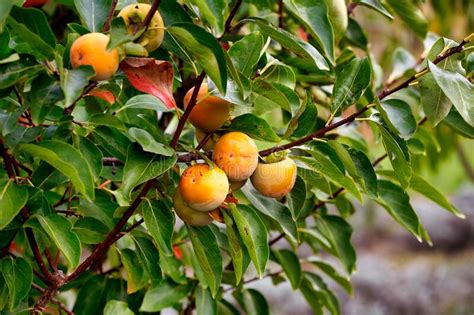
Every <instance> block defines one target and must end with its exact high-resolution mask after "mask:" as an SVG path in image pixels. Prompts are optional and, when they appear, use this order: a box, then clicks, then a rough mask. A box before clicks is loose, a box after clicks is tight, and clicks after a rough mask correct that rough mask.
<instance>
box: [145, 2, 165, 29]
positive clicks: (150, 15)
mask: <svg viewBox="0 0 474 315" xmlns="http://www.w3.org/2000/svg"><path fill="white" fill-rule="evenodd" d="M160 2H161V1H160V0H155V1H153V4H152V5H151V7H150V11H148V13H147V15H146V17H145V19H144V20H143V24H142V28H145V31H146V30H147V29H148V26H149V25H150V23H151V20H152V19H153V15H155V12H156V10H158V7H159V6H160Z"/></svg>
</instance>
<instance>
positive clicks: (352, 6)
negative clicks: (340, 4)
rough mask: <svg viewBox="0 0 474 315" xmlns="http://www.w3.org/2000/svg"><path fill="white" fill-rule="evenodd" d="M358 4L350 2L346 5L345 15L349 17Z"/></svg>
mask: <svg viewBox="0 0 474 315" xmlns="http://www.w3.org/2000/svg"><path fill="white" fill-rule="evenodd" d="M358 4H359V3H357V2H351V3H349V4H348V5H347V15H351V14H352V13H353V12H354V9H355V8H356V7H357V5H358Z"/></svg>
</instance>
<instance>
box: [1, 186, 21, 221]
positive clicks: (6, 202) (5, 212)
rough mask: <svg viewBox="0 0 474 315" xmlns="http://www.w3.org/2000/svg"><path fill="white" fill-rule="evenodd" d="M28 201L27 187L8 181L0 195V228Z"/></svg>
mask: <svg viewBox="0 0 474 315" xmlns="http://www.w3.org/2000/svg"><path fill="white" fill-rule="evenodd" d="M27 201H28V189H26V187H25V186H18V185H17V184H15V183H14V182H13V181H8V182H7V186H6V187H4V188H3V189H2V191H1V195H0V209H1V210H0V230H3V229H4V228H5V227H6V226H7V225H8V224H9V223H10V222H11V221H12V220H13V219H14V218H15V217H16V216H17V215H18V213H20V211H21V209H23V207H24V206H25V205H26V202H27Z"/></svg>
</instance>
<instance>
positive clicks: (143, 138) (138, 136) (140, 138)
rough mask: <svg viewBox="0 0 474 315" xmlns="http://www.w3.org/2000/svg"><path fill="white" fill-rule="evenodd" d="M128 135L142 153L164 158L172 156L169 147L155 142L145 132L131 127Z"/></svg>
mask: <svg viewBox="0 0 474 315" xmlns="http://www.w3.org/2000/svg"><path fill="white" fill-rule="evenodd" d="M128 135H129V136H130V137H132V139H134V140H135V141H137V142H138V143H139V144H140V145H141V147H142V149H143V151H146V152H150V153H155V154H159V155H164V156H172V155H174V150H173V149H172V148H171V147H169V146H167V145H164V144H163V143H160V142H158V141H156V140H155V138H153V136H152V135H151V134H150V133H149V132H148V131H146V130H143V129H139V128H135V127H132V128H130V129H128Z"/></svg>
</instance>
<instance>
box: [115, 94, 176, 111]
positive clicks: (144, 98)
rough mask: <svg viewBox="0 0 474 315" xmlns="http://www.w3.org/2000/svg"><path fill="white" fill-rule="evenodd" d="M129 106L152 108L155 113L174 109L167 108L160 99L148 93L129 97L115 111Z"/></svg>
mask: <svg viewBox="0 0 474 315" xmlns="http://www.w3.org/2000/svg"><path fill="white" fill-rule="evenodd" d="M129 108H135V109H152V110H155V111H156V112H157V113H159V112H170V111H174V108H167V107H166V105H165V104H164V103H163V102H162V101H161V100H160V99H158V98H157V97H155V96H153V95H149V94H142V95H137V96H134V97H132V98H130V99H129V100H128V101H127V103H125V105H124V106H123V107H121V108H120V109H119V110H117V113H118V112H121V111H123V110H125V109H129Z"/></svg>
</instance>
